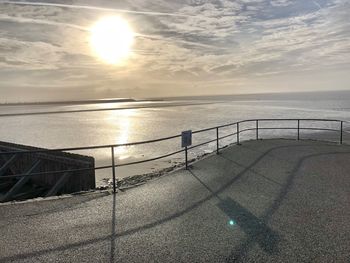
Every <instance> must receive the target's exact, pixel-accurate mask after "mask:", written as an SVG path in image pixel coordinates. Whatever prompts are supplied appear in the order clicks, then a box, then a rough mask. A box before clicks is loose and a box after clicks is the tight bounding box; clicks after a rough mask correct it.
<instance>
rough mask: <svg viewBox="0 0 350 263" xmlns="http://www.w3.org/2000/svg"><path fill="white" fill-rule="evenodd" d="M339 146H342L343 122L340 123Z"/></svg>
mask: <svg viewBox="0 0 350 263" xmlns="http://www.w3.org/2000/svg"><path fill="white" fill-rule="evenodd" d="M340 144H343V121H340Z"/></svg>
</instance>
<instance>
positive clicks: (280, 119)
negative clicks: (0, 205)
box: [0, 118, 350, 179]
mask: <svg viewBox="0 0 350 263" xmlns="http://www.w3.org/2000/svg"><path fill="white" fill-rule="evenodd" d="M264 121H267V122H268V121H273V122H276V121H280V122H281V121H297V122H298V127H259V126H258V123H259V122H264ZM301 121H313V122H338V123H340V124H341V129H340V130H336V129H330V128H321V127H319V128H317V127H300V122H301ZM247 122H255V123H256V127H254V128H245V129H239V124H241V123H247ZM343 123H350V122H349V121H344V120H336V119H287V118H276V119H268V118H266V119H249V120H242V121H237V122H233V123H228V124H224V125H219V126H215V127H210V128H205V129H200V130H195V131H193V132H192V134H197V133H202V132H206V131H211V130H217V131H218V130H219V129H220V128H225V127H229V126H235V125H236V126H237V131H236V132H234V133H230V134H226V135H225V136H221V137H219V136H218V133H217V138H215V139H213V140H209V141H206V142H202V143H199V144H196V145H192V146H190V147H187V148H186V149H181V150H178V151H175V152H172V153H168V154H165V155H161V156H158V157H154V158H149V159H145V160H141V161H133V162H129V163H123V164H114V162H113V163H112V165H105V166H99V167H88V168H79V169H66V170H60V171H46V172H38V173H32V174H16V175H3V176H1V177H0V179H1V178H14V177H23V176H37V175H45V174H58V173H66V172H79V171H88V170H102V169H110V168H112V169H114V168H116V167H121V166H128V165H134V164H140V163H145V162H150V161H155V160H159V159H163V158H166V157H169V156H173V155H176V154H179V153H181V152H184V151H185V152H186V155H187V150H192V149H194V148H196V147H200V146H203V145H206V144H209V143H212V142H217V151H218V150H219V141H220V140H222V139H225V138H228V137H230V136H234V135H237V136H239V134H240V133H243V132H247V131H254V130H255V131H257V132H258V131H259V130H298V134H299V131H300V130H314V131H332V132H339V133H340V136H341V137H340V142H341V143H342V139H343V138H342V137H343V133H347V134H350V131H346V130H344V129H343ZM257 136H258V133H257ZM179 137H181V135H180V134H179V135H173V136H168V137H163V138H158V139H153V140H146V141H139V142H134V143H124V144H108V145H95V146H84V147H70V148H57V149H38V150H28V151H26V150H23V151H7V152H0V155H6V154H29V153H47V152H62V151H78V150H92V149H103V148H111V149H112V150H113V152H114V148H117V147H128V146H134V145H141V144H149V143H155V142H160V141H166V140H171V139H175V138H179ZM237 139H238V138H237ZM298 139H299V136H298ZM237 143H238V140H237Z"/></svg>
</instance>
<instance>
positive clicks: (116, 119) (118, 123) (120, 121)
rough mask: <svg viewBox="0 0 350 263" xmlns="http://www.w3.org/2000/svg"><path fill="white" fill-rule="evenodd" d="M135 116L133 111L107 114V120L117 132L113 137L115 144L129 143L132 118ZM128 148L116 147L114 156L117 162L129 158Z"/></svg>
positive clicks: (135, 112) (118, 111) (117, 111)
mask: <svg viewBox="0 0 350 263" xmlns="http://www.w3.org/2000/svg"><path fill="white" fill-rule="evenodd" d="M136 114H137V110H135V109H127V110H116V111H110V112H109V118H108V120H109V121H111V124H112V125H113V126H114V127H116V128H117V129H118V130H119V132H117V134H116V135H115V136H114V143H115V144H123V143H127V142H130V131H131V128H132V127H133V121H132V120H133V117H134V116H135V115H136ZM131 147H132V146H128V147H116V148H115V149H114V154H115V155H116V157H117V158H118V159H119V160H124V159H127V158H129V157H130V148H131Z"/></svg>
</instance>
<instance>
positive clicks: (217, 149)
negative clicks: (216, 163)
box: [216, 127, 219, 154]
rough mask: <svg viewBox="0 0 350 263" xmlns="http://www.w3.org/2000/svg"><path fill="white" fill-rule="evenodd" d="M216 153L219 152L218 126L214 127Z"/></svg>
mask: <svg viewBox="0 0 350 263" xmlns="http://www.w3.org/2000/svg"><path fill="white" fill-rule="evenodd" d="M216 154H219V127H216Z"/></svg>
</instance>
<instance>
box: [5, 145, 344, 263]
mask: <svg viewBox="0 0 350 263" xmlns="http://www.w3.org/2000/svg"><path fill="white" fill-rule="evenodd" d="M349 199H350V146H345V145H343V146H340V145H336V144H327V143H322V142H313V141H293V140H262V141H249V142H243V144H242V145H241V146H232V147H230V148H227V149H225V150H223V151H221V153H220V154H219V155H212V156H209V157H208V158H206V159H204V160H201V161H199V162H197V163H195V164H194V165H193V166H192V168H191V170H189V171H186V170H180V171H177V172H174V173H172V174H170V175H168V176H164V177H161V178H158V179H156V180H153V181H150V182H148V183H147V184H145V185H143V186H140V187H137V188H134V189H130V190H128V191H125V192H119V193H118V194H117V195H115V196H114V195H111V194H106V193H95V194H88V195H84V196H76V197H68V198H64V199H58V200H51V201H35V202H26V203H21V204H15V205H0V237H1V238H0V262H349V259H350V250H349V248H350V209H349V208H350V200H349Z"/></svg>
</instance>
